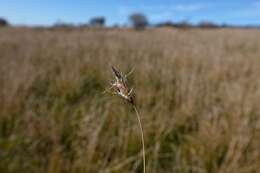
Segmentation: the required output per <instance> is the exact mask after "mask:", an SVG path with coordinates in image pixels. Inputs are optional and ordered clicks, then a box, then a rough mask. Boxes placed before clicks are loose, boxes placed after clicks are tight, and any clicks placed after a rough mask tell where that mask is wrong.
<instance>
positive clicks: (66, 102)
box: [0, 28, 260, 173]
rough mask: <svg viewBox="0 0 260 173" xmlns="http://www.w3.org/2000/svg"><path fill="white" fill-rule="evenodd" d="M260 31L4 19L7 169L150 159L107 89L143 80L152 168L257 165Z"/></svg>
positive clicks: (131, 119)
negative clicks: (24, 23) (119, 79)
mask: <svg viewBox="0 0 260 173" xmlns="http://www.w3.org/2000/svg"><path fill="white" fill-rule="evenodd" d="M259 57H260V31H259V30H242V29H218V30H206V29H205V30H201V29H191V30H176V29H167V28H161V29H150V30H146V31H142V32H136V31H133V30H127V29H121V30H120V29H112V30H111V29H110V30H109V29H99V30H97V29H74V30H63V29H58V30H47V29H29V28H1V29H0V74H1V75H0V172H3V173H16V172H19V173H23V172H24V173H36V172H37V173H66V172H67V173H94V172H100V173H103V172H104V173H119V172H124V173H127V172H129V173H133V172H141V171H142V157H141V140H140V132H139V129H138V124H137V120H136V117H135V115H134V111H133V110H132V108H131V107H130V106H129V105H127V104H126V103H124V101H123V100H121V99H119V98H117V97H113V96H111V95H106V94H105V95H102V91H103V90H104V88H105V87H107V86H108V84H109V80H110V79H111V77H112V76H111V71H110V66H111V65H114V66H116V67H117V68H119V69H121V71H123V72H124V73H127V72H128V71H130V70H131V69H132V68H134V69H135V70H134V73H133V74H132V75H131V76H130V78H129V80H130V81H129V82H130V84H131V85H133V86H134V88H135V93H136V99H137V105H138V108H139V110H140V114H141V117H142V122H143V126H144V132H145V142H146V150H147V172H149V173H171V172H174V173H191V172H192V173H215V172H216V173H217V172H218V173H224V172H226V173H234V172H236V173H249V172H252V173H257V172H259V169H260V148H259V147H260V107H259V103H260V78H259V76H260V59H259Z"/></svg>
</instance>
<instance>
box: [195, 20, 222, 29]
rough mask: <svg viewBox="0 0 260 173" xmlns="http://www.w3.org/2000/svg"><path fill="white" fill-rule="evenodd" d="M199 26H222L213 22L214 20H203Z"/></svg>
mask: <svg viewBox="0 0 260 173" xmlns="http://www.w3.org/2000/svg"><path fill="white" fill-rule="evenodd" d="M198 27H199V28H219V27H220V26H219V25H217V24H215V23H213V22H209V21H201V22H200V23H199V24H198Z"/></svg>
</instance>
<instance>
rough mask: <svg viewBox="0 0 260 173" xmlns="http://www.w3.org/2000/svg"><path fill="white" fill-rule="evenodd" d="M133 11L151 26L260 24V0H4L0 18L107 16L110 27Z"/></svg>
mask: <svg viewBox="0 0 260 173" xmlns="http://www.w3.org/2000/svg"><path fill="white" fill-rule="evenodd" d="M133 12H143V13H144V14H146V15H147V16H148V18H149V20H150V21H151V23H157V22H160V21H169V20H171V21H175V22H176V21H181V20H188V21H190V22H193V23H197V22H199V21H202V20H203V21H204V20H207V21H213V22H217V23H229V24H236V25H245V24H250V25H257V24H259V25H260V0H233V1H231V0H230V1H228V0H216V1H212V0H200V1H199V0H103V1H100V0H99V1H98V0H95V1H94V0H74V1H73V0H56V1H55V0H0V17H4V18H6V19H7V20H8V21H9V22H10V23H12V24H16V25H17V24H18V25H19V24H26V25H51V24H53V23H56V22H57V21H64V22H71V23H86V22H88V20H89V19H90V18H91V17H94V16H105V17H106V19H107V24H108V25H113V24H114V23H119V24H125V23H127V16H128V15H129V14H130V13H133Z"/></svg>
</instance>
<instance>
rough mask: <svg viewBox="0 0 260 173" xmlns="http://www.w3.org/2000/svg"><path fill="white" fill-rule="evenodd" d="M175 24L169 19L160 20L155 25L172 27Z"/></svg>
mask: <svg viewBox="0 0 260 173" xmlns="http://www.w3.org/2000/svg"><path fill="white" fill-rule="evenodd" d="M174 26H175V24H174V23H173V22H171V21H166V22H161V23H158V24H156V27H174Z"/></svg>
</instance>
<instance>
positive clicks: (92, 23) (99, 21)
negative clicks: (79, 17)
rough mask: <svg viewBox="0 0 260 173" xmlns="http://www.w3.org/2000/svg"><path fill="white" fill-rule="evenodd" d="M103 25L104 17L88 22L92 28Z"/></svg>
mask: <svg viewBox="0 0 260 173" xmlns="http://www.w3.org/2000/svg"><path fill="white" fill-rule="evenodd" d="M105 24H106V19H105V18H104V17H94V18H92V19H90V21H89V25H90V26H92V27H104V26H105Z"/></svg>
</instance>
